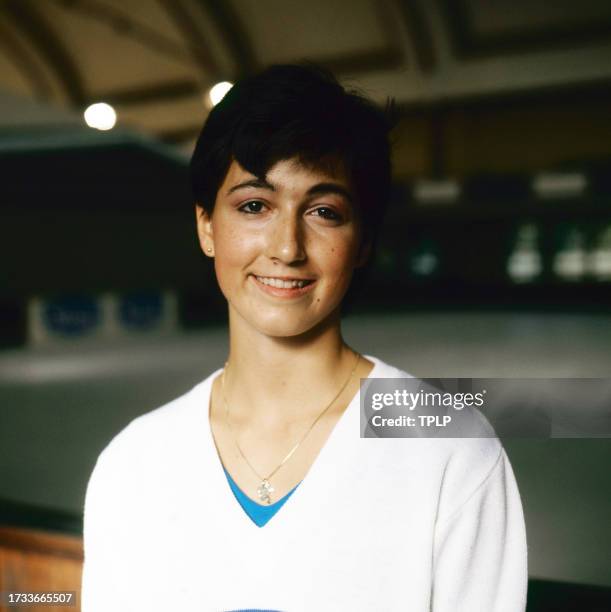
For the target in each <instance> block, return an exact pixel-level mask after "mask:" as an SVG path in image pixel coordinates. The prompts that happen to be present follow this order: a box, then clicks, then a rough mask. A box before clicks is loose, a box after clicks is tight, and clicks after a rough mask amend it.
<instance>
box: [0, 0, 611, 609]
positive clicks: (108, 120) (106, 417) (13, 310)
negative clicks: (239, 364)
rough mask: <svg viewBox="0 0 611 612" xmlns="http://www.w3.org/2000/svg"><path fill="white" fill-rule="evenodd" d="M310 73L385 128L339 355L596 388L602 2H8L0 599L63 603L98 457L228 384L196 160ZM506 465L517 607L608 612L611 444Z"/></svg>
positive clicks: (609, 209)
mask: <svg viewBox="0 0 611 612" xmlns="http://www.w3.org/2000/svg"><path fill="white" fill-rule="evenodd" d="M302 59H309V60H313V61H316V62H318V63H320V64H322V65H324V66H327V67H329V68H330V69H332V70H333V71H334V72H335V73H336V75H337V76H338V77H339V78H340V79H341V80H342V82H343V83H344V84H345V85H347V86H350V87H356V88H359V89H360V90H362V91H363V93H365V94H366V95H368V96H370V97H372V98H373V99H375V100H377V101H379V102H384V101H385V99H386V97H387V96H392V97H394V98H395V100H396V102H397V105H398V108H399V111H400V117H401V119H400V122H399V124H398V126H397V128H396V129H395V131H394V133H393V140H394V142H395V147H394V160H393V161H394V187H393V201H392V205H391V208H390V210H389V214H388V218H387V222H386V225H385V227H384V230H383V234H382V237H381V240H380V247H379V252H378V254H377V258H376V261H375V267H374V270H373V273H372V275H371V277H370V280H369V287H368V290H367V291H365V292H364V293H363V295H362V296H361V300H360V302H359V303H358V304H357V305H356V306H355V308H354V310H353V312H352V313H351V314H350V315H349V316H348V317H347V318H346V320H345V322H344V326H343V329H344V335H345V338H346V340H347V341H348V342H349V343H350V344H351V345H353V346H354V347H355V348H357V349H358V350H360V351H361V352H362V353H365V354H373V355H376V356H378V357H380V358H382V359H384V360H386V361H388V362H390V363H392V364H393V365H396V366H398V367H401V368H403V369H405V370H407V371H409V372H411V373H412V374H414V375H416V376H423V377H424V376H429V377H435V376H439V377H458V376H464V377H540V378H544V377H549V378H561V377H566V378H569V377H573V378H580V377H586V378H587V377H608V376H609V372H611V3H609V2H608V0H581V1H580V2H574V1H569V0H557V1H556V2H543V1H542V0H530V1H526V0H512V1H509V0H495V1H494V2H490V1H486V0H378V1H375V0H346V1H341V0H333V1H331V2H329V1H328V0H327V1H323V0H309V1H308V2H304V1H301V2H299V1H296V0H295V1H291V0H284V1H280V0H225V1H223V0H0V175H1V180H0V210H1V216H0V590H9V589H17V588H20V589H25V588H28V587H30V588H28V590H49V589H52V588H53V589H55V590H59V589H60V588H62V589H63V588H67V589H68V590H78V588H79V579H80V574H79V572H80V567H81V559H82V550H81V548H80V535H81V529H82V505H83V500H84V494H85V487H86V484H87V479H88V477H89V474H90V472H91V470H92V469H93V465H94V463H95V459H96V457H97V455H98V454H99V452H100V451H101V450H102V448H103V447H104V446H105V445H106V444H107V443H108V441H109V440H110V439H111V438H112V436H113V435H114V434H116V433H117V432H118V431H119V430H120V429H121V428H122V427H123V426H125V425H126V424H127V423H128V422H129V421H130V420H132V419H133V418H134V417H135V416H137V415H139V414H142V413H144V412H147V411H149V410H152V409H154V408H156V407H157V406H160V405H161V404H163V403H165V402H166V401H168V400H170V399H173V398H174V397H176V396H177V395H179V394H181V393H183V392H185V391H186V390H188V389H189V388H190V387H191V386H192V385H194V384H195V383H196V382H199V381H200V380H202V379H203V378H205V377H206V376H208V374H209V373H210V372H211V371H213V370H214V369H216V368H218V367H220V366H221V365H222V363H223V362H224V359H225V358H226V354H227V353H226V352H227V338H226V334H227V328H226V309H225V303H224V300H223V298H222V296H221V295H220V293H219V291H218V288H217V286H216V282H215V279H214V274H213V269H212V267H211V266H210V265H209V264H210V262H209V261H208V260H207V259H206V258H205V257H204V256H203V255H202V254H201V252H200V250H199V246H198V243H197V240H196V234H195V226H194V218H195V217H194V211H193V205H192V201H191V195H190V191H189V185H188V178H187V164H188V160H189V156H190V154H191V151H192V148H193V145H194V142H195V139H196V137H197V134H198V132H199V130H200V129H201V125H202V123H203V121H204V119H205V117H206V115H207V113H208V112H209V110H210V109H211V108H212V106H213V104H214V103H215V102H217V101H218V100H219V99H220V98H221V97H222V95H223V93H224V92H225V91H226V90H227V87H229V86H230V84H231V83H233V82H235V81H236V80H237V79H239V78H240V77H243V76H245V75H248V74H251V73H253V72H256V71H257V70H259V69H261V68H263V67H265V66H267V65H269V64H272V63H279V62H292V61H298V60H302ZM575 410H579V406H578V405H575ZM504 444H505V447H506V449H507V452H508V454H509V456H510V459H511V461H512V464H513V467H514V471H515V474H516V477H517V480H518V484H519V486H520V491H521V493H522V498H523V503H524V510H525V515H526V521H527V530H528V538H529V555H530V557H529V572H530V576H531V588H530V593H529V610H530V611H535V610H568V609H576V610H603V609H604V610H608V609H611V604H610V601H611V598H610V596H609V593H610V591H611V570H609V561H608V559H609V558H608V555H609V550H610V544H611V522H610V521H609V517H610V516H611V482H610V479H609V465H610V460H611V452H610V450H611V444H610V443H609V440H608V438H604V437H603V438H598V439H547V440H544V439H539V440H535V439H508V440H505V441H504ZM68 587H71V588H68ZM572 606H573V607H572ZM30 609H31V608H30Z"/></svg>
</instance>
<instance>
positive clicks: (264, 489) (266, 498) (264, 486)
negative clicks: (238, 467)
mask: <svg viewBox="0 0 611 612" xmlns="http://www.w3.org/2000/svg"><path fill="white" fill-rule="evenodd" d="M355 354H356V360H355V362H354V366H353V368H352V371H351V372H350V376H348V378H347V379H346V381H345V382H344V384H343V385H342V387H341V389H340V390H339V391H338V392H337V394H336V395H335V397H334V398H333V399H332V400H331V402H330V403H329V404H328V405H327V407H326V408H325V409H324V410H323V411H322V412H321V413H320V414H319V415H318V416H317V417H316V419H315V420H314V422H313V423H312V424H311V425H310V427H309V428H308V430H307V431H306V432H305V434H304V435H303V437H302V438H301V440H299V442H297V444H295V446H293V448H292V449H291V450H290V451H289V453H288V455H287V456H286V457H285V458H284V459H283V460H282V461H281V462H280V464H279V465H278V466H277V467H276V469H275V470H273V471H272V472H270V474H269V475H268V476H267V477H264V476H261V475H260V474H259V472H257V470H255V468H254V467H253V466H252V465H251V463H250V461H248V459H247V458H246V455H245V454H244V453H243V452H242V449H241V448H240V445H239V444H238V438H237V436H236V435H235V432H234V431H233V427H232V426H231V423H230V422H229V406H228V404H227V398H226V397H225V371H226V369H227V365H228V363H229V362H228V361H226V362H225V367H224V368H223V374H222V376H221V394H222V396H223V403H224V405H225V420H226V421H227V425H228V427H229V430H230V431H231V434H232V437H233V441H234V442H235V445H236V447H237V449H238V451H239V452H240V455H242V458H243V459H244V461H246V463H247V465H248V467H250V469H251V470H252V471H253V472H254V473H255V474H256V476H257V478H258V479H259V480H260V481H261V484H260V485H259V487H258V488H257V495H258V497H259V499H260V500H261V501H262V502H265V503H266V504H268V505H269V504H271V503H272V498H271V494H272V493H273V492H274V487H272V485H271V483H270V482H269V480H270V478H271V477H272V476H273V475H274V474H275V473H276V472H277V471H278V470H279V469H280V468H281V467H282V466H283V465H284V464H285V463H286V462H287V461H288V460H289V459H290V458H291V457H292V456H293V453H294V452H295V451H296V450H297V449H298V448H299V446H300V445H301V443H302V442H303V441H304V440H305V439H306V437H307V436H308V434H309V433H310V432H311V431H312V429H313V428H314V425H316V423H318V421H319V419H320V418H321V417H322V416H323V414H325V412H327V410H329V408H330V407H331V406H332V405H333V402H335V400H336V399H337V398H338V397H339V396H340V395H341V393H342V391H343V390H344V389H345V388H346V386H347V385H348V383H349V382H350V380H351V379H352V376H353V375H354V371H355V370H356V366H357V364H358V362H359V360H360V358H361V355H360V353H355Z"/></svg>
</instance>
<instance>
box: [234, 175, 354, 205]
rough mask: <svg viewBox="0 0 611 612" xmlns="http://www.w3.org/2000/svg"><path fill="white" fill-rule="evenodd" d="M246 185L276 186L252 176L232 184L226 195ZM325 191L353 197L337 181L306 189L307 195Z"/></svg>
mask: <svg viewBox="0 0 611 612" xmlns="http://www.w3.org/2000/svg"><path fill="white" fill-rule="evenodd" d="M247 187H255V188H257V189H269V190H270V191H276V187H275V186H274V185H272V183H269V182H268V181H266V180H265V179H260V178H254V179H249V180H247V181H243V182H242V183H238V184H237V185H234V186H233V187H231V188H230V189H229V190H228V191H227V195H230V194H232V193H233V192H234V191H237V190H238V189H245V188H247ZM326 193H335V194H337V195H340V196H342V197H344V198H346V200H348V202H351V203H352V201H353V197H352V194H351V193H350V191H348V189H346V188H345V187H342V186H341V185H339V184H338V183H318V184H317V185H314V186H313V187H310V188H309V189H308V191H307V195H309V196H315V195H322V194H326Z"/></svg>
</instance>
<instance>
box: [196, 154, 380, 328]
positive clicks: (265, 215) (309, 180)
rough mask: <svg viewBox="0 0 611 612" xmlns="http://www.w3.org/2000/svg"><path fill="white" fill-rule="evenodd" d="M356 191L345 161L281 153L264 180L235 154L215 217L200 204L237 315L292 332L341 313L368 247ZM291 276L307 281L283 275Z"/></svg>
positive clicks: (204, 232)
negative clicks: (329, 165) (333, 165)
mask: <svg viewBox="0 0 611 612" xmlns="http://www.w3.org/2000/svg"><path fill="white" fill-rule="evenodd" d="M353 199H354V195H353V192H352V188H351V185H350V181H349V180H348V178H347V176H346V174H345V172H344V171H343V170H342V169H339V168H338V169H337V170H335V171H322V170H313V169H310V168H307V167H304V166H302V165H300V164H299V163H298V162H297V161H295V160H282V161H279V162H278V163H277V164H276V165H274V166H273V167H272V168H271V169H270V170H269V172H268V173H267V176H266V177H265V179H264V180H260V179H258V178H257V177H256V176H254V175H253V174H251V173H249V172H247V171H246V170H244V168H242V167H241V166H240V165H239V164H238V162H236V161H233V162H232V163H231V166H230V167H229V171H228V172H227V175H226V177H225V180H224V182H223V184H222V185H221V187H220V189H219V191H218V193H217V198H216V202H215V207H214V212H213V215H212V218H211V219H210V218H208V215H207V214H206V212H205V211H204V210H203V208H201V207H199V206H197V208H196V214H197V223H198V234H199V238H200V244H201V246H202V249H203V250H204V253H205V254H206V255H210V256H212V255H213V256H214V264H215V270H216V276H217V280H218V283H219V286H220V288H221V291H222V292H223V294H224V296H225V298H226V299H227V301H228V302H229V309H230V321H231V320H232V318H233V317H234V316H237V317H240V318H241V319H242V320H243V322H245V323H247V324H249V325H251V326H253V327H255V328H256V329H257V330H258V331H260V332H261V333H263V334H266V335H270V336H285V337H286V336H295V335H298V334H302V333H304V332H306V331H308V330H310V329H312V328H313V327H314V326H316V325H318V324H319V323H321V322H323V321H324V320H326V319H327V318H328V317H329V316H331V315H336V314H338V312H339V306H340V304H341V300H342V298H343V296H344V294H345V293H346V291H347V289H348V286H349V284H350V281H351V278H352V274H353V271H354V268H355V267H358V266H360V265H362V264H364V263H365V261H366V258H367V256H368V252H369V249H368V248H361V249H360V248H359V243H360V222H359V219H358V216H357V209H356V208H355V204H354V203H353ZM210 248H212V251H210V250H208V249H210ZM287 278H288V279H297V280H299V281H306V283H305V285H304V286H303V287H298V286H297V287H296V286H295V283H293V282H290V286H289V284H288V283H281V282H280V281H279V280H277V279H287ZM300 284H301V283H300Z"/></svg>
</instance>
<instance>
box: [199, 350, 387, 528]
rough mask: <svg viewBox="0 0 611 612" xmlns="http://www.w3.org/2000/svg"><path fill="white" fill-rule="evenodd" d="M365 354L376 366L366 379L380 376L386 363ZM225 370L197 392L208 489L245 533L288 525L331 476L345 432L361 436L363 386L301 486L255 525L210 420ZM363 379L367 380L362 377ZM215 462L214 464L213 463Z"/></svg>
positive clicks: (219, 371) (230, 518)
mask: <svg viewBox="0 0 611 612" xmlns="http://www.w3.org/2000/svg"><path fill="white" fill-rule="evenodd" d="M363 357H365V358H366V359H369V360H370V361H372V362H373V364H374V366H373V368H372V369H371V371H370V372H369V374H368V375H367V377H366V378H367V379H369V378H376V377H378V375H379V373H380V370H381V369H382V368H383V366H384V362H383V361H382V360H381V359H378V358H377V357H374V356H373V355H365V354H363ZM222 371H223V368H218V369H217V370H215V371H214V372H213V373H212V374H210V376H209V377H208V378H207V379H206V381H205V382H204V383H203V384H202V387H201V395H200V394H197V396H198V399H197V404H198V409H199V410H201V415H202V417H203V419H202V420H203V424H204V435H203V448H202V451H203V452H204V454H205V457H204V460H205V461H206V466H207V467H208V470H207V473H208V474H209V477H210V482H206V483H202V486H205V487H206V489H207V491H208V492H211V491H214V492H215V494H214V495H212V500H213V503H218V504H221V505H222V508H223V510H222V514H223V515H224V514H225V513H227V514H228V515H229V522H230V523H232V524H234V525H236V526H237V527H238V528H239V529H241V531H242V532H243V534H244V535H250V534H253V533H265V534H267V535H269V533H270V532H272V531H273V532H275V531H279V530H284V529H288V528H289V527H290V523H291V521H292V519H293V517H294V516H295V515H296V514H298V513H299V510H300V508H303V507H305V506H307V504H308V503H312V501H313V500H314V501H315V499H316V488H317V487H320V486H323V485H324V483H325V477H326V478H331V477H332V474H329V471H328V470H326V471H325V468H326V467H327V466H328V465H329V458H330V457H331V456H332V454H333V452H334V450H335V447H336V446H337V445H338V444H340V441H341V439H342V438H344V437H345V436H346V435H348V436H349V437H359V436H360V433H359V432H360V428H359V422H360V410H359V409H360V388H361V386H360V385H359V389H358V390H357V392H356V393H355V394H354V396H353V397H352V399H351V400H350V403H349V404H348V406H347V407H346V409H345V410H344V412H343V413H342V414H341V416H340V417H339V419H338V420H337V422H336V423H335V425H334V426H333V429H332V430H331V433H330V434H329V436H328V437H327V440H326V441H325V443H324V445H323V446H322V448H321V449H320V451H319V453H318V455H317V456H316V457H315V459H314V461H313V463H312V465H311V466H310V468H309V470H308V472H307V473H306V475H305V476H304V478H303V479H302V480H301V481H300V484H299V486H298V487H297V488H296V490H295V491H293V493H292V495H291V496H290V497H289V498H288V499H287V500H286V502H285V503H284V505H283V506H282V508H280V510H278V512H277V513H276V514H275V515H274V516H273V517H272V518H271V519H270V520H269V521H268V522H267V523H266V524H265V525H263V526H262V527H259V526H258V525H256V524H255V523H254V522H253V521H252V519H251V518H250V517H249V516H248V515H247V514H246V512H245V510H244V509H243V508H242V506H241V505H240V504H239V502H238V500H237V499H236V498H235V495H234V494H233V491H232V490H231V487H230V485H229V482H228V481H227V477H226V476H225V471H224V466H223V463H222V461H221V458H220V456H219V454H218V452H217V449H216V444H215V442H214V436H213V433H212V427H211V423H210V396H211V392H212V382H213V381H214V379H215V378H216V377H217V376H218V375H219V374H220V373H221V372H222ZM361 380H366V379H364V378H362V379H361ZM210 466H212V467H210Z"/></svg>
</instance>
